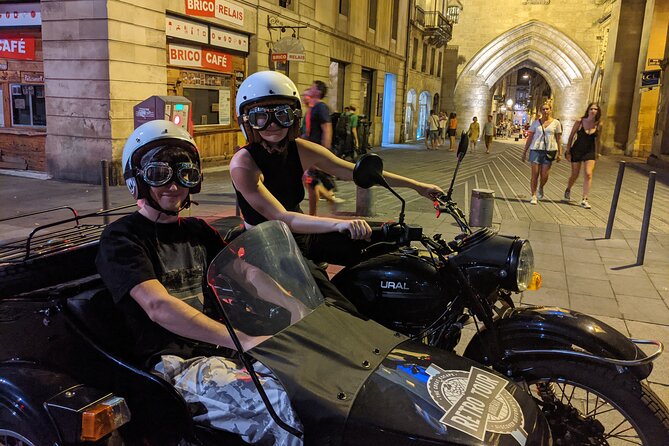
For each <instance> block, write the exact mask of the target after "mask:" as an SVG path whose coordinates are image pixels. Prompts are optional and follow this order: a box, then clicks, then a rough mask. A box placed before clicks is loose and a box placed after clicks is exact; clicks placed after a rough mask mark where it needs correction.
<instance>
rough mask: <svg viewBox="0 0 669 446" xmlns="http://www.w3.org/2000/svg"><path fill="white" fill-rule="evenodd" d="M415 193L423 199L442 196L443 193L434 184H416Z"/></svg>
mask: <svg viewBox="0 0 669 446" xmlns="http://www.w3.org/2000/svg"><path fill="white" fill-rule="evenodd" d="M416 192H418V193H419V194H420V195H422V196H423V197H425V198H429V199H430V200H432V199H433V197H434V196H435V195H443V193H444V191H443V190H442V188H441V187H439V186H437V185H436V184H427V183H418V184H417V185H416Z"/></svg>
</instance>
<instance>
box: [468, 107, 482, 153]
mask: <svg viewBox="0 0 669 446" xmlns="http://www.w3.org/2000/svg"><path fill="white" fill-rule="evenodd" d="M480 134H481V126H480V124H479V118H477V117H476V116H474V117H473V118H472V122H471V123H470V124H469V130H467V136H469V146H470V149H471V151H472V153H474V152H475V151H476V143H477V142H478V139H479V135H480Z"/></svg>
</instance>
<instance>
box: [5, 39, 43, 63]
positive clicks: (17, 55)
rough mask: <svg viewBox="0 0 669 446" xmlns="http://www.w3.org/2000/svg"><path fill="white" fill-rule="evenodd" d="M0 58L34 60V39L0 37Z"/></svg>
mask: <svg viewBox="0 0 669 446" xmlns="http://www.w3.org/2000/svg"><path fill="white" fill-rule="evenodd" d="M0 57H2V58H5V59H22V60H35V38H34V37H0Z"/></svg>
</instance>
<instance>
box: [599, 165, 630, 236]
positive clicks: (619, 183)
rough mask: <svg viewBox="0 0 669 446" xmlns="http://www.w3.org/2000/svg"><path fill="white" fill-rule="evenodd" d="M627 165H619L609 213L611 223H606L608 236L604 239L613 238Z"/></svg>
mask: <svg viewBox="0 0 669 446" xmlns="http://www.w3.org/2000/svg"><path fill="white" fill-rule="evenodd" d="M626 165H627V163H625V161H621V162H620V164H619V165H618V178H616V187H615V188H613V199H612V200H611V210H610V211H609V221H608V222H607V223H606V234H605V235H604V238H606V239H610V238H611V231H613V221H614V220H615V219H616V208H617V207H618V198H619V197H620V187H621V186H622V185H623V175H625V166H626Z"/></svg>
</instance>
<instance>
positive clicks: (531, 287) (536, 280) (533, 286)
mask: <svg viewBox="0 0 669 446" xmlns="http://www.w3.org/2000/svg"><path fill="white" fill-rule="evenodd" d="M539 288H541V274H539V273H538V272H536V271H535V272H533V273H532V279H530V283H529V284H528V285H527V290H528V291H535V290H538V289H539Z"/></svg>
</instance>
